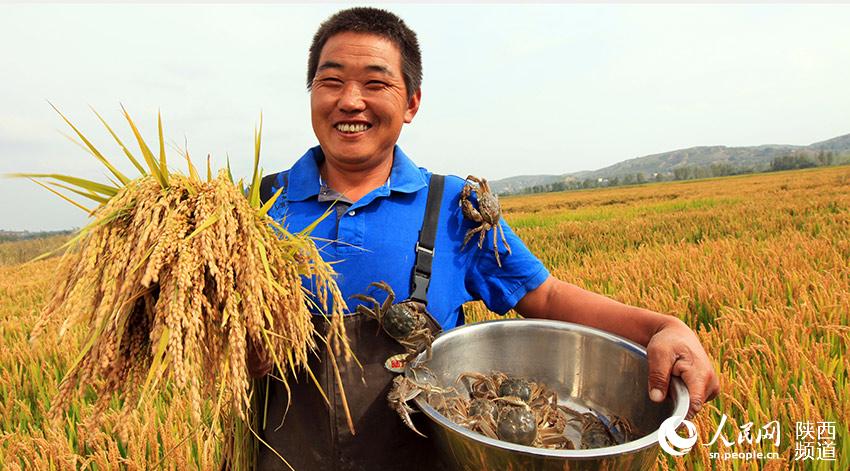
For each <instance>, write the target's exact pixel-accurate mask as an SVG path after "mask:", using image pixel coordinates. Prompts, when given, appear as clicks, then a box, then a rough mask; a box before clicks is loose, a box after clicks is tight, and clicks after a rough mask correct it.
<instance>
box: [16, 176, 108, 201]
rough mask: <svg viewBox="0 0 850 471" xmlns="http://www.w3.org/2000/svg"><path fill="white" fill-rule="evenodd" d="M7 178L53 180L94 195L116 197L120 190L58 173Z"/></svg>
mask: <svg viewBox="0 0 850 471" xmlns="http://www.w3.org/2000/svg"><path fill="white" fill-rule="evenodd" d="M6 176H7V177H13V178H52V179H54V180H59V181H61V182H65V183H69V184H71V185H74V186H76V187H78V188H82V189H83V190H89V191H92V192H94V193H99V194H101V195H105V196H110V197H111V196H115V195H116V194H118V188H116V187H114V186H109V185H104V184H103V183H98V182H93V181H91V180H86V179H84V178H77V177H69V176H67V175H59V174H56V173H9V174H6Z"/></svg>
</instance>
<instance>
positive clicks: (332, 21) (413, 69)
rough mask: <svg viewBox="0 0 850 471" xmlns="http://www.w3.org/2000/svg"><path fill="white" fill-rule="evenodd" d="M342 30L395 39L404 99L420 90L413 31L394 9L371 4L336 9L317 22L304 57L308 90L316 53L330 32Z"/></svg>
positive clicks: (418, 54) (419, 61) (419, 66)
mask: <svg viewBox="0 0 850 471" xmlns="http://www.w3.org/2000/svg"><path fill="white" fill-rule="evenodd" d="M345 32H355V33H368V34H375V35H378V36H381V37H383V38H386V39H388V40H390V41H391V42H392V43H394V44H395V45H396V47H398V49H399V51H401V74H402V77H403V78H404V86H405V88H407V99H408V100H409V99H410V97H412V96H413V94H414V93H415V92H416V91H417V90H419V87H420V86H421V85H422V53H421V51H420V50H419V40H417V39H416V33H415V32H413V30H412V29H410V28H408V27H407V25H406V24H405V23H404V20H402V19H401V18H399V17H398V16H397V15H395V14H394V13H390V12H388V11H386V10H381V9H379V8H370V7H356V8H349V9H347V10H342V11H339V12H337V13H335V14H334V15H333V16H331V17H330V18H328V19H327V20H325V21H324V23H322V24H321V25H320V26H319V30H318V31H316V34H315V36H313V43H312V44H311V45H310V56H309V59H308V60H307V90H310V89H311V87H312V86H313V79H314V78H315V77H316V71H317V69H318V67H319V55H320V54H321V53H322V48H323V47H324V46H325V43H326V42H328V39H330V38H331V36H334V35H336V34H339V33H345Z"/></svg>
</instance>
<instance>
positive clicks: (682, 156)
mask: <svg viewBox="0 0 850 471" xmlns="http://www.w3.org/2000/svg"><path fill="white" fill-rule="evenodd" d="M821 151H823V152H835V153H837V154H843V153H848V152H850V134H845V135H843V136H839V137H835V138H832V139H829V140H826V141H821V142H815V143H814V144H809V145H807V146H797V145H786V144H766V145H760V146H747V147H727V146H699V147H689V148H687V149H679V150H674V151H670V152H664V153H661V154H652V155H647V156H644V157H637V158H634V159H629V160H625V161H623V162H620V163H616V164H614V165H611V166H609V167H605V168H601V169H598V170H587V171H582V172H575V173H565V174H562V175H528V176H517V177H509V178H505V179H502V180H495V181H492V182H490V186H491V188H492V189H493V191H495V192H497V193H516V192H519V191H522V190H523V189H525V188H530V187H533V186H537V185H547V184H552V183H557V182H569V181H574V180H585V179H588V178H589V179H593V180H596V179H599V178H603V179H605V178H614V177H624V176H626V175H630V174H636V173H643V174H644V175H645V176H646V177H647V178H651V177H652V176H653V175H655V174H656V173H662V174H670V173H672V172H673V170H674V169H676V168H678V167H687V166H696V167H707V166H710V165H712V164H729V165H732V166H734V167H747V166H764V167H765V168H766V167H767V166H768V165H769V164H770V162H771V161H772V160H773V159H774V158H776V157H782V156H786V155H789V154H792V153H811V154H812V155H814V154H817V153H818V152H821Z"/></svg>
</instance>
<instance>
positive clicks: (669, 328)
mask: <svg viewBox="0 0 850 471" xmlns="http://www.w3.org/2000/svg"><path fill="white" fill-rule="evenodd" d="M646 353H647V355H648V357H649V398H650V399H652V400H653V401H655V402H661V401H663V400H664V398H665V397H667V387H668V386H669V384H670V375H671V374H672V375H674V376H679V377H681V378H682V380H683V381H684V382H685V385H686V386H687V387H688V394H689V395H690V407H689V408H688V416H687V418H688V419H690V418H692V417H693V416H694V415H695V414H696V413H697V412H699V411H700V409H702V405H703V404H704V403H705V401H710V400H712V399H714V397H715V396H717V393H718V392H719V391H720V381H719V380H718V378H717V374H716V373H715V372H714V366H713V365H712V364H711V361H710V360H709V359H708V355H707V354H706V353H705V350H704V349H703V348H702V345H701V344H700V341H699V339H698V338H697V336H696V334H694V332H693V331H692V330H691V329H690V328H689V327H688V326H687V325H686V324H685V323H684V322H682V321H680V320H679V319H676V318H674V317H671V318H670V321H669V322H666V323H665V324H664V325H662V327H661V328H660V329H658V331H657V332H656V333H655V335H653V336H652V338H650V339H649V344H648V345H647V346H646Z"/></svg>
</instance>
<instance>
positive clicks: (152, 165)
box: [121, 105, 168, 188]
mask: <svg viewBox="0 0 850 471" xmlns="http://www.w3.org/2000/svg"><path fill="white" fill-rule="evenodd" d="M121 110H122V111H123V112H124V117H125V118H126V119H127V123H129V124H130V129H132V130H133V135H134V136H135V137H136V141H137V142H138V143H139V149H141V151H142V155H143V156H144V157H145V163H147V164H148V169H150V173H151V175H153V176H154V178H156V180H157V181H158V182H159V184H160V186H162V188H168V182H167V181H166V180H165V179H164V178H163V177H162V172H161V171H160V168H159V165H157V163H156V159H155V158H154V156H153V152H151V149H150V147H148V145H147V144H146V143H145V140H144V138H142V134H141V133H140V132H139V128H137V127H136V123H134V122H133V119H132V118H130V113H128V112H127V109H126V108H124V105H121Z"/></svg>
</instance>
